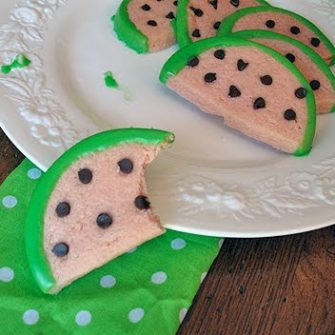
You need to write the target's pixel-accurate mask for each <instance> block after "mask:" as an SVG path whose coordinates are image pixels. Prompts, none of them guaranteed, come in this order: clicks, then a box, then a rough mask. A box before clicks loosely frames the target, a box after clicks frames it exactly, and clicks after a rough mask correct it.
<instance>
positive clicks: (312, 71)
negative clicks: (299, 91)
mask: <svg viewBox="0 0 335 335" xmlns="http://www.w3.org/2000/svg"><path fill="white" fill-rule="evenodd" d="M253 40H254V41H255V42H259V43H261V44H264V45H266V46H269V47H271V48H273V49H275V50H277V51H278V52H280V53H281V54H282V55H284V56H286V55H287V54H289V53H290V54H292V55H294V56H295V61H294V64H295V65H296V67H297V68H298V69H299V70H300V71H301V73H302V74H303V75H304V77H305V78H306V79H307V81H308V82H311V81H312V80H317V81H319V82H320V84H321V86H320V88H319V89H318V90H315V91H314V95H315V101H316V110H317V113H318V114H322V113H329V112H330V111H331V110H332V108H333V107H334V106H335V91H334V88H333V86H332V84H331V82H330V81H329V79H328V77H327V76H326V75H325V74H324V72H323V71H322V70H320V68H319V67H318V66H317V65H316V64H315V63H314V62H313V60H312V59H311V58H310V57H309V56H307V55H306V54H305V53H304V52H302V51H301V49H299V48H298V47H296V46H294V45H292V44H290V43H287V42H285V41H280V40H277V39H266V38H259V39H257V38H255V39H253Z"/></svg>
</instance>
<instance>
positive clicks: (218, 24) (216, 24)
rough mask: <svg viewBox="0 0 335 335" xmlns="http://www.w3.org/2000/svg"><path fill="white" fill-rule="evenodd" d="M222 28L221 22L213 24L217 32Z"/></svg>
mask: <svg viewBox="0 0 335 335" xmlns="http://www.w3.org/2000/svg"><path fill="white" fill-rule="evenodd" d="M220 26H221V22H220V21H217V22H215V23H214V24H213V28H214V29H215V30H218V29H219V28H220Z"/></svg>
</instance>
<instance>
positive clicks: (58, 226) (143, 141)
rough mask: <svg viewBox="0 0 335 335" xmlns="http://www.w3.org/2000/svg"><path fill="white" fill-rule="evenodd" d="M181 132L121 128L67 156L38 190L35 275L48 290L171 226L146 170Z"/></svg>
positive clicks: (30, 248) (31, 238) (31, 247)
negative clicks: (155, 208) (164, 222)
mask: <svg viewBox="0 0 335 335" xmlns="http://www.w3.org/2000/svg"><path fill="white" fill-rule="evenodd" d="M173 141H174V136H173V134H171V133H169V132H165V131H161V130H154V129H135V128H133V129H119V130H111V131H107V132H104V133H100V134H98V135H94V136H92V137H90V138H88V139H86V140H84V141H82V142H80V143H79V144H77V145H75V146H74V147H73V148H71V149H70V150H68V151H67V152H66V153H65V154H64V155H63V156H61V157H60V158H59V159H58V160H57V161H56V162H55V163H54V164H53V165H52V166H51V168H50V169H49V170H48V172H47V173H46V174H45V175H44V176H43V178H42V179H41V181H40V183H39V185H38V186H37V189H36V190H35V192H34V194H33V197H32V200H31V204H30V207H29V211H28V216H27V222H26V250H27V255H28V261H29V265H30V268H31V270H32V273H33V275H34V277H35V279H36V281H37V283H38V285H39V287H40V288H41V290H42V291H43V292H45V293H50V294H55V293H57V292H58V291H60V290H61V289H62V288H63V287H65V286H67V285H69V284H70V283H71V282H73V281H74V280H76V279H77V278H79V277H81V276H83V275H85V274H86V273H88V272H90V271H91V270H93V269H95V268H97V267H100V266H101V265H103V264H105V263H106V262H108V261H110V260H111V259H113V258H115V257H117V256H119V255H121V254H122V253H124V252H126V251H128V250H130V249H132V248H134V247H136V246H137V245H139V244H142V243H143V242H145V241H147V240H149V239H152V238H154V237H156V236H158V235H160V234H162V233H163V232H164V228H163V227H162V226H161V225H160V223H159V218H158V217H157V216H155V215H154V213H153V212H152V209H151V207H150V202H149V200H148V198H147V190H146V185H145V180H144V168H145V166H146V165H147V164H149V163H150V162H151V161H152V160H153V159H154V158H155V156H156V155H157V154H158V152H159V151H160V149H161V148H162V147H164V146H166V145H167V144H169V143H172V142H173Z"/></svg>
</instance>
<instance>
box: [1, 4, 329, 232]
mask: <svg viewBox="0 0 335 335" xmlns="http://www.w3.org/2000/svg"><path fill="white" fill-rule="evenodd" d="M67 1H70V0H34V1H33V0H21V1H17V5H16V6H15V8H13V9H12V10H11V12H10V17H9V20H8V23H7V24H5V25H3V26H2V29H1V31H0V60H1V63H9V62H10V61H11V60H12V59H13V58H14V57H15V56H16V55H17V54H19V53H24V54H26V55H27V56H28V58H30V59H31V60H32V62H33V63H34V67H28V68H25V69H23V70H22V71H16V72H15V73H14V75H13V76H10V77H9V78H8V77H6V78H5V77H4V76H1V75H0V85H1V86H2V87H5V88H6V89H7V94H6V95H7V101H8V104H7V103H6V104H4V106H3V109H2V111H1V114H0V124H1V126H2V128H3V129H4V130H5V132H6V133H7V135H8V136H9V137H10V138H11V139H12V141H13V142H14V144H15V145H16V146H17V147H18V148H19V149H20V150H21V151H22V152H23V153H24V154H25V155H26V156H27V157H28V158H30V159H31V160H32V161H33V162H34V163H35V164H37V165H38V166H40V167H41V168H43V169H45V168H46V166H47V162H48V161H50V160H52V158H53V155H54V152H59V153H61V152H62V151H64V150H65V149H66V148H67V147H68V146H70V145H71V144H72V143H74V142H76V140H77V139H78V136H79V134H78V129H76V128H75V127H74V126H73V124H71V123H70V122H68V120H67V117H66V113H65V112H64V109H63V107H62V105H61V103H59V102H58V100H57V96H55V94H54V92H53V91H52V90H51V89H49V88H48V87H47V86H46V84H45V76H44V74H43V70H42V64H43V62H42V58H41V55H40V53H39V50H40V49H41V47H42V46H43V38H44V37H43V34H44V30H43V27H44V25H45V24H46V22H48V21H49V20H51V19H52V18H53V16H54V14H55V12H56V11H57V10H58V8H59V7H60V6H62V5H65V4H66V2H67ZM274 1H275V0H274ZM4 2H7V4H9V3H11V4H12V3H13V1H10V0H4ZM4 2H3V3H2V4H1V5H0V7H1V6H3V4H4ZM279 2H280V0H277V1H276V3H275V4H279ZM299 3H300V5H305V4H306V1H304V2H302V1H301V0H297V1H296V2H295V4H292V6H294V5H297V6H298V5H299ZM308 3H309V4H310V5H311V6H312V7H313V8H314V9H317V10H319V12H320V13H321V14H323V15H328V16H329V20H328V22H329V24H332V25H333V26H334V28H335V3H334V2H332V1H331V0H318V2H317V3H316V2H315V1H312V0H308ZM293 9H294V8H293ZM9 101H11V104H10V103H9ZM13 106H15V109H13ZM36 115H38V117H36ZM42 118H43V122H44V126H42V125H41V119H42ZM22 120H23V122H25V123H28V124H29V126H30V129H31V133H30V134H20V136H19V135H18V127H17V126H16V124H19V123H20V122H22ZM54 124H57V125H58V126H57V127H55V126H53V125H54ZM334 126H335V122H334ZM81 136H82V134H81ZM334 141H335V138H334ZM326 142H327V141H326ZM329 142H332V141H330V139H329V140H328V144H329ZM36 143H37V145H39V147H40V148H41V149H40V152H39V155H36V151H34V150H33V148H32V146H33V145H36ZM332 143H333V142H332ZM319 147H320V146H319ZM315 151H316V152H315V155H314V154H313V155H314V156H313V158H311V157H308V158H304V159H302V160H304V161H305V162H306V163H305V164H306V165H307V166H308V169H302V168H301V169H300V170H297V171H293V172H292V171H291V172H290V174H289V175H284V178H283V176H279V177H270V176H268V177H264V178H258V179H257V181H256V182H254V181H251V182H250V183H249V184H247V183H241V182H240V180H239V175H238V173H237V176H236V175H235V179H234V178H230V177H227V178H226V179H222V180H220V178H217V179H215V178H214V177H213V176H211V173H212V172H213V171H202V170H201V169H200V170H199V171H192V173H184V174H182V173H181V174H180V175H179V172H178V173H175V175H174V176H173V177H171V179H169V180H168V181H167V182H166V181H165V184H164V182H163V183H161V181H160V182H153V187H152V189H151V190H150V193H151V194H152V196H153V198H154V203H156V204H157V207H158V212H159V213H160V216H161V218H162V221H163V222H164V223H166V226H167V227H169V228H172V229H175V230H180V231H186V232H189V233H196V234H203V235H213V236H223V237H267V236H279V235H287V234H295V233H300V232H305V231H310V230H314V229H319V228H322V227H326V226H329V225H331V224H333V223H334V222H335V219H334V217H335V211H334V210H333V208H334V205H335V184H334V181H333V180H335V171H333V170H334V169H333V166H334V165H335V152H332V151H329V153H326V154H325V152H324V150H323V152H321V151H322V150H315ZM162 164H163V165H165V164H168V163H167V161H166V160H165V161H164V160H163V161H162ZM170 167H171V166H169V167H168V168H170ZM158 171H159V170H158ZM299 171H300V172H299ZM156 172H157V171H156ZM226 172H227V176H230V173H231V171H229V169H228V170H227V171H226ZM257 173H258V174H262V171H258V172H257ZM157 178H159V174H157V173H153V175H151V179H153V180H158V179H157ZM251 179H252V178H251ZM169 183H172V184H173V185H174V186H175V189H173V190H172V189H169V187H170V186H169ZM158 185H160V186H159V187H158ZM162 189H164V190H167V192H165V193H164V192H162ZM160 203H164V208H163V207H160V206H161V205H160ZM317 211H319V212H320V213H321V214H320V215H316V214H315V212H317ZM325 212H327V213H325ZM266 220H268V221H269V220H270V221H271V224H270V225H267V224H266V223H265V224H264V225H263V226H261V225H259V224H258V225H257V222H258V221H259V222H266ZM272 221H273V222H272ZM286 221H289V223H288V224H287V222H286Z"/></svg>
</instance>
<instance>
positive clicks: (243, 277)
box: [0, 130, 335, 335]
mask: <svg viewBox="0 0 335 335" xmlns="http://www.w3.org/2000/svg"><path fill="white" fill-rule="evenodd" d="M22 159H23V155H22V154H21V153H20V152H19V151H18V150H17V149H16V148H15V147H14V146H13V145H12V144H11V143H10V141H9V140H8V139H7V137H6V136H5V135H4V133H3V132H2V131H1V130H0V183H1V182H2V181H3V180H4V179H5V178H6V177H7V176H8V175H9V173H10V172H11V171H12V170H13V169H14V168H15V167H16V166H17V165H18V164H19V163H20V162H21V161H22ZM334 218H335V210H334ZM198 334H199V335H286V334H287V335H335V227H330V228H326V229H323V230H319V231H315V232H311V233H306V234H301V235H296V236H287V237H281V238H267V239H226V241H225V242H224V244H223V246H222V249H221V252H220V255H219V256H218V258H217V259H216V261H215V262H214V264H213V265H212V267H211V269H210V271H209V273H208V276H207V277H206V279H205V280H204V281H203V284H202V286H201V288H200V290H199V292H198V294H197V296H196V297H195V299H194V303H193V305H192V307H191V308H190V310H189V313H188V314H187V316H186V317H185V319H184V322H183V323H182V325H181V327H180V329H179V331H178V335H198ZM139 335H140V334H139ZM153 335H161V334H154V333H153Z"/></svg>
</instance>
